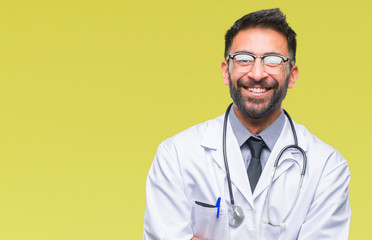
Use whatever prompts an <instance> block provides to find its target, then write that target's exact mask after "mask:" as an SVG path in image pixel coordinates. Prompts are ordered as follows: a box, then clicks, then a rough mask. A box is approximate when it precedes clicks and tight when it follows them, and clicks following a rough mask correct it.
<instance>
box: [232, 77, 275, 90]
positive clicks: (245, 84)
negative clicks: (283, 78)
mask: <svg viewBox="0 0 372 240" xmlns="http://www.w3.org/2000/svg"><path fill="white" fill-rule="evenodd" d="M236 84H237V86H238V87H239V88H241V87H244V88H249V87H262V88H274V89H276V88H278V87H279V83H278V82H277V81H271V82H268V81H267V80H260V81H256V80H252V79H248V80H243V79H239V80H238V81H237V83H236Z"/></svg>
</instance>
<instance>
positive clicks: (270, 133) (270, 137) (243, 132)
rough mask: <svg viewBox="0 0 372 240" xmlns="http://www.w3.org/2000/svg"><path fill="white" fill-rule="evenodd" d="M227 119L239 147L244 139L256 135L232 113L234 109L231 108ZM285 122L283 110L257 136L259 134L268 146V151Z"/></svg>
mask: <svg viewBox="0 0 372 240" xmlns="http://www.w3.org/2000/svg"><path fill="white" fill-rule="evenodd" d="M229 120H230V124H231V128H232V130H233V132H234V134H235V137H236V140H237V141H238V144H239V146H240V147H241V146H242V145H243V144H244V143H245V141H247V139H248V138H249V137H251V136H257V135H255V134H252V133H251V132H250V131H249V130H248V129H247V128H246V127H245V126H244V125H243V123H242V122H240V120H239V119H238V117H237V116H236V115H235V113H234V109H233V108H231V111H230V113H229ZM284 123H285V116H284V112H283V110H282V111H281V113H280V116H279V117H278V118H277V119H276V120H275V121H274V122H273V123H272V124H271V125H270V126H268V127H267V128H265V129H264V130H263V131H262V132H261V133H260V134H259V136H261V138H262V140H264V142H265V144H266V146H267V147H268V148H269V150H270V151H272V150H273V148H274V146H275V143H276V140H278V138H279V136H280V133H281V131H282V129H283V127H284Z"/></svg>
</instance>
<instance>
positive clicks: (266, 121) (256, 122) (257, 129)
mask: <svg viewBox="0 0 372 240" xmlns="http://www.w3.org/2000/svg"><path fill="white" fill-rule="evenodd" d="M233 109H234V113H235V115H236V117H237V118H238V119H239V120H240V121H241V122H242V123H243V125H244V126H245V127H246V128H247V129H248V131H250V132H251V133H252V134H260V133H261V132H262V131H263V130H264V129H265V128H267V127H268V126H270V125H271V124H272V123H273V122H274V121H275V120H276V119H277V118H278V117H279V116H280V112H281V105H280V106H279V107H278V108H277V109H275V110H274V112H272V113H271V114H269V115H268V116H266V117H263V118H259V119H253V118H248V117H247V116H245V115H244V114H243V113H241V112H240V111H239V109H238V108H237V107H236V105H235V104H234V105H233Z"/></svg>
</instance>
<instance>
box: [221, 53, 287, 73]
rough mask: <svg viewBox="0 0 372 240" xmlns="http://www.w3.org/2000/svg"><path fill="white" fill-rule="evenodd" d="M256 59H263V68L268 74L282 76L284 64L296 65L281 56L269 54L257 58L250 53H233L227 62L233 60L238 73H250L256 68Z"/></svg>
mask: <svg viewBox="0 0 372 240" xmlns="http://www.w3.org/2000/svg"><path fill="white" fill-rule="evenodd" d="M256 58H261V59H262V68H263V70H264V72H266V73H268V74H273V75H276V74H280V73H281V72H282V71H283V66H284V63H286V62H289V63H291V64H294V61H293V60H291V59H289V58H287V57H284V56H282V55H279V54H267V55H264V56H256V55H253V54H250V53H233V54H230V55H229V56H228V58H227V60H229V59H231V60H232V62H233V66H234V68H235V70H236V71H237V72H241V73H247V72H250V71H251V70H252V68H253V66H254V63H255V60H256Z"/></svg>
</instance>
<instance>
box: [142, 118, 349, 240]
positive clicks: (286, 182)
mask: <svg viewBox="0 0 372 240" xmlns="http://www.w3.org/2000/svg"><path fill="white" fill-rule="evenodd" d="M295 128H296V131H297V136H298V141H299V145H300V146H301V147H302V148H303V149H304V151H305V152H306V154H307V158H308V164H307V169H306V174H305V177H304V181H303V185H302V189H301V192H300V195H299V197H298V200H297V202H296V205H295V206H294V208H293V211H292V212H291V213H290V215H289V217H288V218H287V220H286V228H281V227H272V226H269V225H267V224H265V223H263V219H266V211H267V208H266V205H265V200H266V197H267V192H268V186H269V184H270V176H271V172H272V168H273V165H274V161H275V159H276V157H277V155H278V153H279V152H280V150H281V149H282V148H283V147H284V146H287V145H289V144H293V135H292V131H291V128H290V124H289V121H288V119H286V122H285V125H284V127H283V130H282V132H281V134H280V136H279V138H278V140H277V142H276V144H275V146H274V148H273V150H272V152H271V154H270V157H269V159H268V162H267V164H266V165H265V167H264V169H263V171H262V174H261V177H260V179H259V181H258V183H257V186H256V189H255V191H254V193H253V194H252V193H251V189H250V185H249V180H248V177H247V172H246V168H245V166H244V162H243V159H242V155H241V151H240V148H239V146H238V143H237V140H236V138H235V135H234V133H233V131H232V128H231V125H230V124H228V127H227V141H226V144H227V156H228V164H229V168H230V175H231V182H232V191H233V195H234V199H235V204H236V205H239V206H241V207H242V208H243V209H244V212H245V220H244V222H243V223H242V224H241V225H240V226H238V227H230V226H229V223H228V215H227V212H228V207H229V206H230V205H231V204H230V195H229V190H228V184H227V177H226V170H225V165H224V160H223V153H222V130H223V116H220V117H218V118H216V119H212V120H209V121H207V122H205V123H202V124H198V125H196V126H194V127H191V128H189V129H187V130H185V131H183V132H181V133H179V134H177V135H175V136H174V137H172V138H170V139H167V140H165V141H164V142H162V143H161V144H160V146H159V148H158V151H157V153H156V155H155V158H154V161H153V163H152V166H151V168H150V171H149V174H148V178H147V183H146V210H145V219H144V229H143V239H145V240H155V239H161V240H189V239H191V238H192V237H193V236H195V237H199V238H205V239H209V240H212V239H214V240H218V239H221V240H228V239H234V240H235V239H238V240H239V239H261V240H270V239H275V240H290V239H311V240H313V239H316V240H321V239H337V240H341V239H347V238H348V235H349V225H350V217H351V211H350V204H349V193H348V184H349V181H350V171H349V168H348V164H347V161H346V160H345V159H344V158H343V157H342V156H341V155H340V154H339V153H338V152H337V151H336V150H334V149H333V148H332V147H331V146H329V145H327V144H325V143H323V142H322V141H320V140H319V139H318V138H316V137H315V136H313V135H312V134H310V133H309V132H308V131H307V130H306V128H305V127H304V126H302V125H299V124H295ZM302 165H303V161H302V155H301V153H300V152H299V151H298V150H295V149H290V150H288V151H286V152H285V153H284V154H283V156H282V157H281V159H280V161H279V166H278V169H277V171H276V174H275V178H274V181H273V185H272V191H271V198H270V217H271V221H272V222H274V223H280V222H281V220H282V219H283V218H284V217H285V215H286V214H287V213H288V211H289V208H290V207H291V204H292V202H293V199H294V197H295V194H296V190H297V187H298V182H299V179H300V172H301V169H302ZM218 197H221V208H220V215H219V218H217V217H216V214H217V209H216V208H208V207H202V206H199V205H197V204H195V201H200V202H204V203H209V204H211V205H215V204H216V201H217V198H218Z"/></svg>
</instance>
